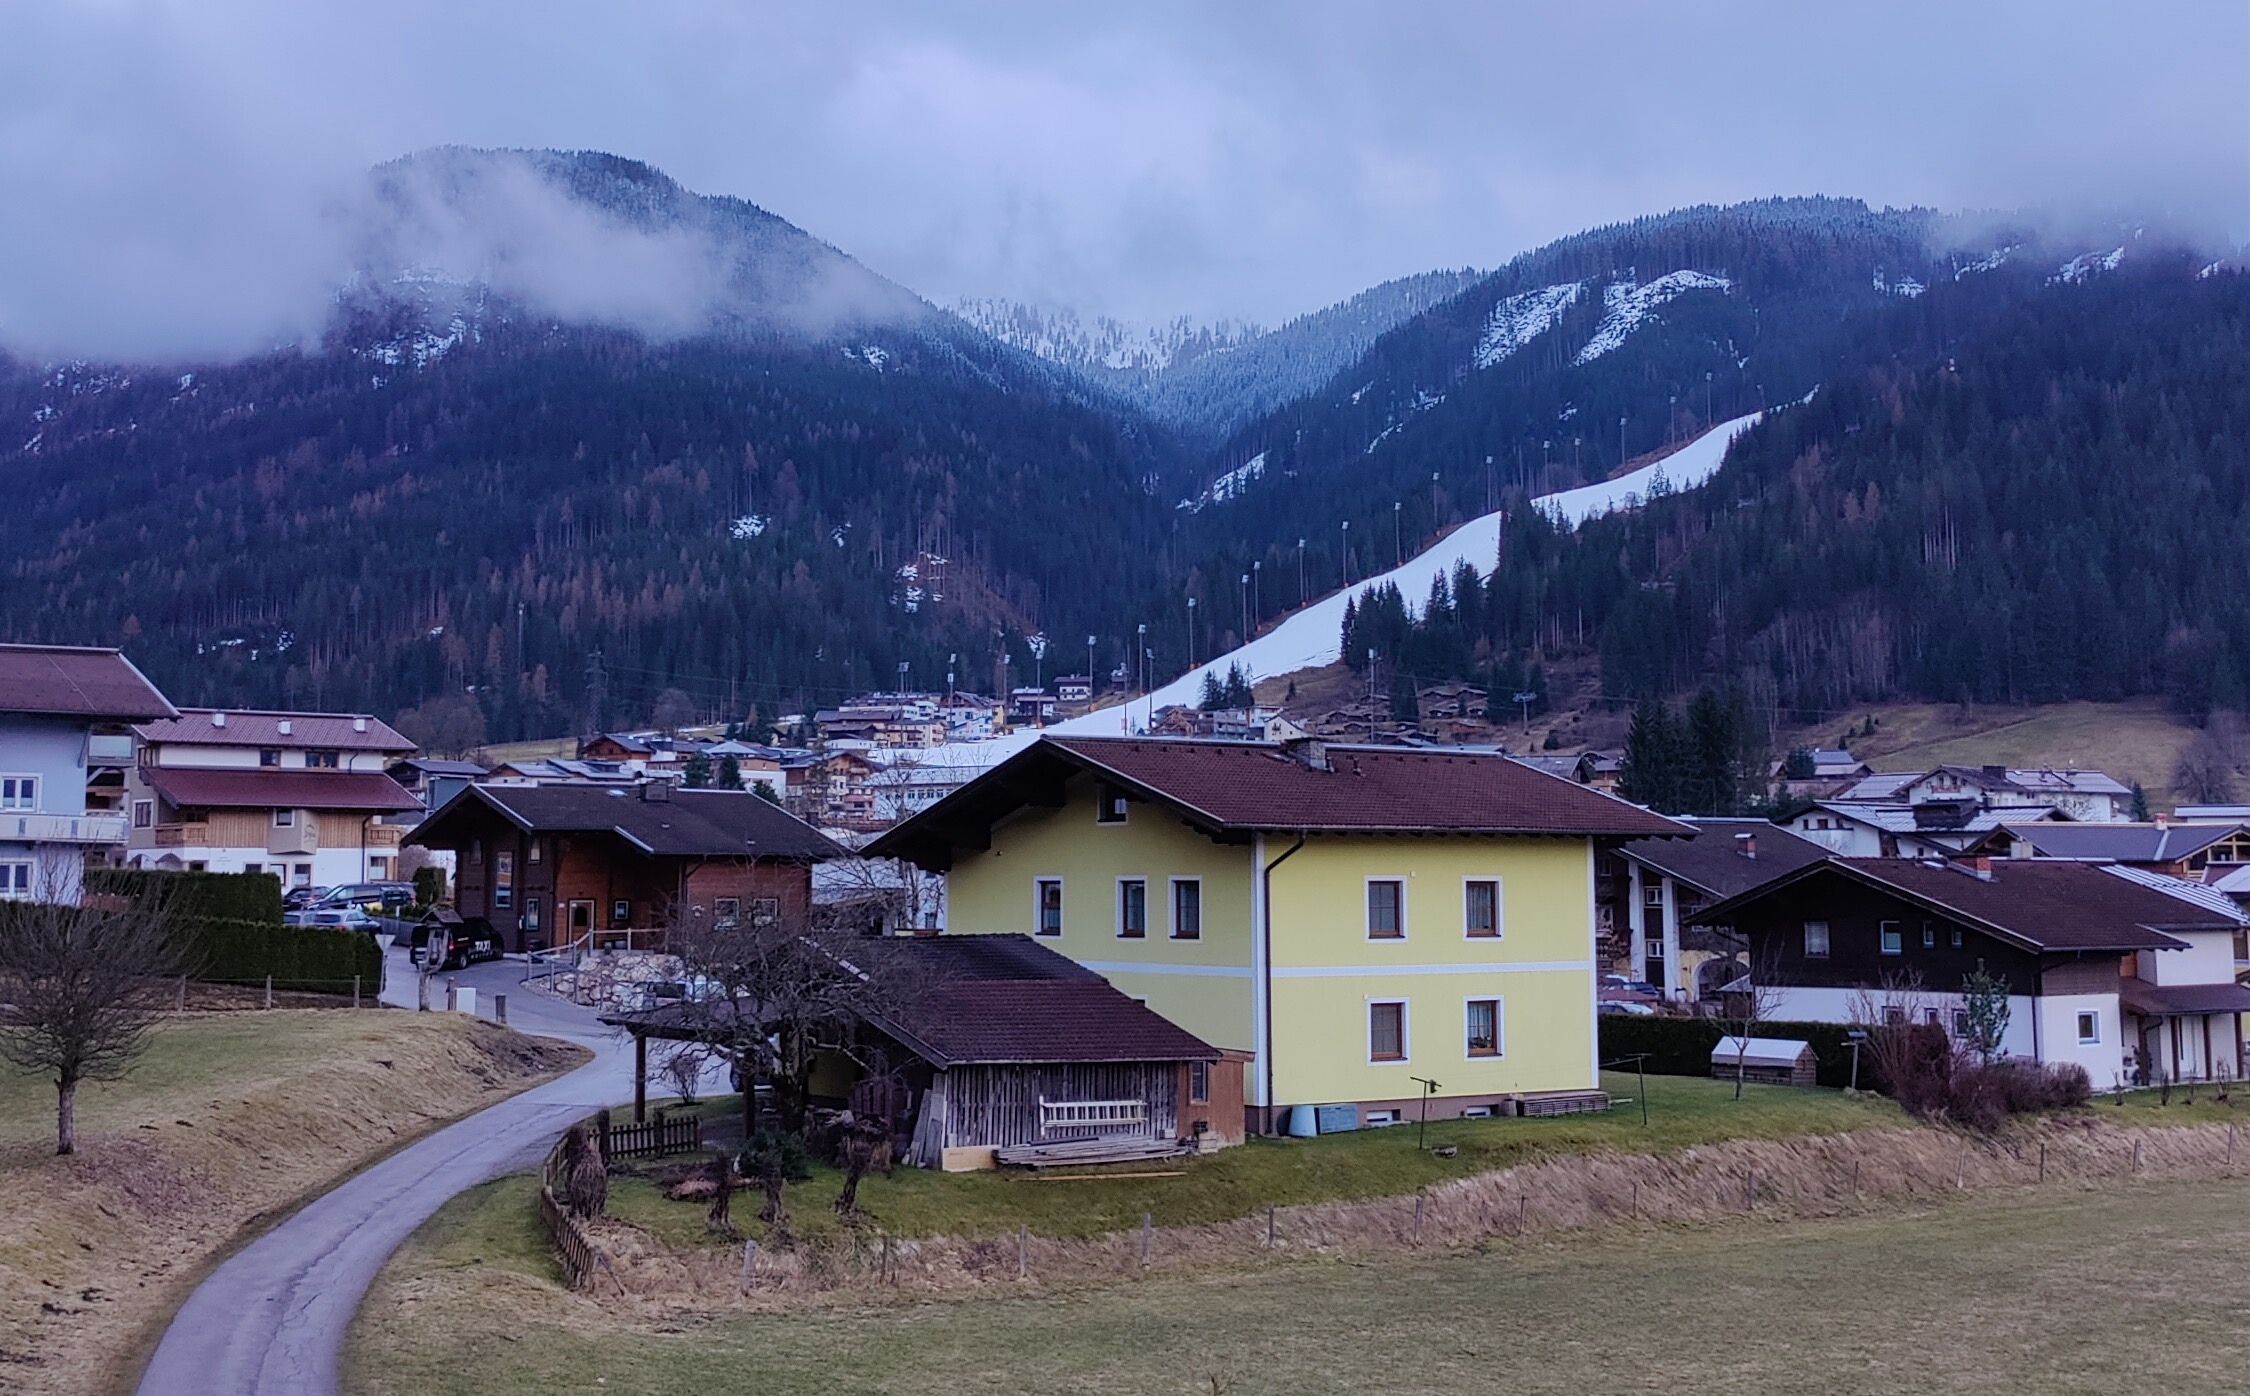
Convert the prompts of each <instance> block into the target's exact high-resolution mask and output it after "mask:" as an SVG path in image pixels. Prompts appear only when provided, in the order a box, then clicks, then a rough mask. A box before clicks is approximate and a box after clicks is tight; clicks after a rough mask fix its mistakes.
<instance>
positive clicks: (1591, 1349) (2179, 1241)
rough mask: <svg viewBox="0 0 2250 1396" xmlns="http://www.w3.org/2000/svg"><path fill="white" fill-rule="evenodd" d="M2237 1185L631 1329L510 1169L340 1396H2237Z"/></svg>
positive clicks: (392, 1277) (1732, 1226) (395, 1274)
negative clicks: (582, 1276) (575, 1282)
mask: <svg viewBox="0 0 2250 1396" xmlns="http://www.w3.org/2000/svg"><path fill="white" fill-rule="evenodd" d="M2242 1189H2243V1184H2242V1183H2241V1182H2239V1181H2235V1182H2225V1183H2195V1184H2152V1185H2145V1186H2141V1187H2138V1188H2135V1189H2132V1190H2129V1191H2127V1190H2118V1191H2103V1192H2081V1191H2075V1190H2073V1191H2067V1192H2065V1191H2061V1190H2056V1191H2051V1192H2035V1191H2029V1190H2027V1191H2025V1192H2023V1193H2018V1194H2013V1195H2009V1196H2004V1197H1983V1198H1975V1199H1972V1200H1967V1201H1962V1202H1957V1203H1949V1204H1947V1205H1944V1206H1941V1207H1936V1208H1924V1209H1920V1210H1916V1211H1912V1212H1897V1211H1891V1212H1878V1213H1874V1214H1869V1215H1862V1216H1853V1217H1846V1218H1842V1219H1831V1220H1822V1221H1803V1222H1759V1221H1738V1222H1731V1223H1727V1224H1723V1225H1717V1226H1712V1227H1706V1228H1699V1229H1684V1228H1682V1229H1673V1228H1660V1227H1651V1226H1644V1227H1640V1228H1632V1229H1624V1230H1620V1231H1616V1232H1611V1233H1607V1234H1605V1235H1602V1236H1599V1237H1591V1236H1580V1237H1574V1238H1570V1239H1566V1240H1558V1241H1555V1242H1552V1243H1547V1244H1532V1245H1522V1246H1508V1247H1502V1248H1497V1249H1495V1250H1493V1251H1492V1252H1491V1253H1489V1254H1484V1255H1476V1254H1464V1255H1450V1256H1445V1257H1442V1258H1429V1259H1422V1258H1414V1257H1400V1258H1396V1259H1386V1260H1380V1261H1373V1262H1360V1263H1338V1262H1322V1261H1300V1262H1285V1263H1281V1264H1277V1265H1275V1266H1274V1267H1273V1268H1271V1269H1268V1270H1265V1271H1262V1272H1253V1273H1250V1274H1241V1273H1236V1274H1231V1275H1225V1276H1214V1277H1210V1278H1203V1279H1178V1278H1164V1279H1154V1280H1147V1281H1142V1282H1138V1283H1132V1282H1127V1283H1121V1284H1118V1285H1114V1286H1110V1287H1106V1288H1101V1289H1096V1290H1080V1291H1076V1292H1070V1293H1061V1294H1050V1295H1040V1296H1036V1297H1028V1298H1006V1299H991V1298H984V1299H971V1300H961V1301H953V1302H927V1303H917V1304H900V1305H895V1306H890V1307H882V1308H867V1307H860V1308H849V1309H842V1310H837V1311H831V1312H821V1313H798V1314H786V1315H774V1314H764V1315H754V1316H735V1317H713V1318H707V1319H688V1320H676V1321H657V1322H649V1321H646V1320H640V1321H635V1320H632V1319H626V1318H617V1317H614V1316H612V1315H610V1314H607V1313H605V1312H603V1311H602V1310H600V1309H597V1308H595V1307H594V1306H592V1305H590V1304H587V1303H584V1302H582V1301H576V1300H571V1299H568V1298H566V1297H564V1296H563V1295H562V1294H561V1293H560V1292H559V1291H557V1290H555V1289H553V1288H552V1286H551V1279H552V1268H551V1267H552V1262H551V1261H549V1260H548V1258H547V1256H546V1253H545V1248H544V1245H543V1243H542V1241H541V1238H540V1236H539V1233H538V1230H537V1223H536V1221H535V1220H534V1219H533V1215H532V1212H531V1210H530V1208H529V1207H528V1206H527V1205H525V1204H526V1201H527V1197H528V1183H527V1182H524V1181H522V1180H513V1181H504V1182H502V1183H498V1184H493V1185H488V1186H487V1187H486V1188H485V1189H482V1190H480V1191H479V1192H478V1193H475V1194H471V1195H469V1196H466V1197H464V1198H461V1199H457V1200H456V1202H455V1203H453V1204H452V1205H450V1206H449V1207H448V1208H447V1209H446V1210H445V1211H444V1212H442V1213H441V1214H440V1215H439V1216H438V1217H437V1218H436V1219H435V1220H433V1221H432V1223H431V1224H430V1225H429V1226H428V1227H426V1228H425V1229H424V1231H423V1232H422V1233H421V1234H420V1235H419V1236H417V1238H416V1239H415V1240H414V1241H413V1242H411V1243H410V1244H409V1246H408V1247H407V1248H406V1249H405V1250H404V1251H402V1252H401V1255H400V1257H399V1259H398V1260H397V1261H395V1262H394V1263H393V1266H392V1267H391V1269H390V1270H389V1271H387V1272H386V1273H385V1276H384V1277H383V1279H382V1280H381V1281H379V1282H378V1284H377V1286H376V1289H375V1292H374V1293H373V1294H372V1295H371V1297H370V1300H369V1303H368V1305H367V1307H366V1308H365V1309H363V1311H362V1313H361V1317H360V1319H359V1322H358V1324H357V1326H356V1327H355V1330H354V1334H353V1338H352V1340H351V1343H350V1344H349V1347H348V1350H347V1353H346V1368H345V1370H346V1379H345V1383H344V1390H345V1391H347V1392H348V1393H351V1396H406V1394H407V1393H413V1394H414V1396H447V1393H456V1392H458V1393H472V1392H473V1393H478V1394H479V1396H517V1393H523V1394H524V1396H533V1394H534V1393H536V1396H547V1393H550V1392H559V1391H601V1392H605V1393H609V1396H689V1394H690V1393H695V1396H701V1393H705V1392H710V1391H736V1390H755V1391H758V1392H760V1393H762V1394H763V1396H793V1394H794V1393H808V1396H809V1394H810V1393H821V1396H827V1394H828V1393H833V1392H839V1391H850V1392H899V1393H917V1396H919V1393H926V1392H930V1391H956V1390H960V1391H970V1390H974V1391H993V1392H1010V1393H1017V1392H1040V1393H1043V1392H1058V1393H1060V1392H1073V1393H1078V1392H1135V1393H1138V1392H1151V1393H1163V1392H1181V1393H1187V1392H1204V1393H1209V1392H1230V1393H1238V1396H1250V1393H1268V1392H1274V1393H1324V1392H1339V1393H1341V1392H1371V1391H1382V1392H1406V1393H1422V1392H1428V1393H1440V1392H1443V1393H1451V1392H1461V1391H1509V1392H1571V1393H1580V1392H1638V1391H1649V1392H1656V1391H1662V1392H1676V1391H1724V1392H1728V1393H1732V1394H1733V1396H1764V1393H1776V1394H1777V1396H1778V1394H1779V1393H1807V1394H1808V1396H1809V1394H1811V1393H1820V1396H1827V1393H1834V1392H1842V1391H1851V1392H1870V1393H1888V1392H1899V1393H1907V1392H1929V1391H1979V1392H2018V1391H2021V1392H2041V1393H2078V1392H2085V1393H2102V1394H2103V1396H2108V1394H2109V1393H2114V1392H2118V1391H2170V1392H2207V1391H2209V1392H2215V1391H2227V1390H2239V1389H2240V1388H2241V1386H2242V1385H2243V1380H2244V1379H2243V1370H2244V1363H2245V1361H2246V1360H2250V1337H2246V1336H2245V1332H2244V1329H2243V1327H2242V1324H2241V1304H2240V1298H2239V1296H2240V1294H2241V1293H2242V1292H2243V1290H2244V1288H2245V1287H2246V1286H2250V1208H2244V1207H2243V1206H2242V1205H2241V1203H2242ZM525 1272H528V1273H525ZM503 1314H504V1315H505V1317H504V1318H503V1317H501V1315H503Z"/></svg>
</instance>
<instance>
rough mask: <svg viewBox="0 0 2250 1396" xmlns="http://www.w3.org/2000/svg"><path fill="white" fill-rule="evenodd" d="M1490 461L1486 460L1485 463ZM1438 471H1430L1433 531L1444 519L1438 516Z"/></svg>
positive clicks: (1431, 522) (1431, 530)
mask: <svg viewBox="0 0 2250 1396" xmlns="http://www.w3.org/2000/svg"><path fill="white" fill-rule="evenodd" d="M1489 463H1490V462H1489V461H1488V462H1487V464H1489ZM1437 497H1438V473H1437V472H1436V471H1435V470H1433V471H1431V472H1430V532H1432V533H1435V532H1437V531H1438V529H1439V528H1440V527H1441V526H1443V524H1444V523H1445V520H1443V519H1441V518H1439V517H1438V498H1437Z"/></svg>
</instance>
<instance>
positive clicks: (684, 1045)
mask: <svg viewBox="0 0 2250 1396" xmlns="http://www.w3.org/2000/svg"><path fill="white" fill-rule="evenodd" d="M710 1059H711V1049H710V1048H708V1047H706V1046H704V1045H703V1044H702V1043H700V1042H676V1043H674V1044H672V1046H671V1047H669V1048H668V1049H666V1051H665V1053H664V1059H663V1061H662V1062H660V1063H659V1064H658V1066H657V1070H658V1071H660V1072H662V1073H663V1076H664V1079H665V1080H666V1081H668V1082H670V1083H671V1085H672V1093H673V1094H674V1095H677V1096H678V1097H679V1098H680V1103H681V1104H682V1105H693V1104H695V1090H696V1087H697V1086H698V1085H700V1084H701V1083H702V1080H703V1066H704V1063H706V1062H708V1061H709V1060H710Z"/></svg>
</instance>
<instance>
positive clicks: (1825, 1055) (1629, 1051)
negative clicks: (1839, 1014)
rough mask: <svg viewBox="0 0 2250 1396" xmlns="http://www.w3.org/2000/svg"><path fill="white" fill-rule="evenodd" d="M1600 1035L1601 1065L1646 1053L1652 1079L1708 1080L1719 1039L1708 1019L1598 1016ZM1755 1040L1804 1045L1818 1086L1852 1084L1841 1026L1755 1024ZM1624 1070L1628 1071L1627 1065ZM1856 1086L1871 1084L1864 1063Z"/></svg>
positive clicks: (1847, 1037)
mask: <svg viewBox="0 0 2250 1396" xmlns="http://www.w3.org/2000/svg"><path fill="white" fill-rule="evenodd" d="M1599 1031H1600V1036H1601V1055H1602V1061H1603V1062H1604V1063H1605V1064H1607V1063H1624V1062H1625V1059H1627V1058H1630V1057H1636V1056H1640V1055H1642V1054H1643V1053H1645V1054H1647V1056H1648V1063H1647V1071H1648V1073H1649V1074H1650V1075H1651V1076H1709V1075H1710V1074H1711V1049H1712V1048H1714V1047H1716V1046H1718V1045H1719V1038H1720V1036H1721V1029H1720V1027H1719V1024H1718V1023H1717V1022H1716V1021H1715V1020H1713V1019H1710V1018H1671V1017H1663V1016H1658V1017H1653V1018H1644V1017H1636V1016H1630V1015H1626V1014H1619V1013H1605V1014H1602V1015H1601V1017H1600V1020H1599ZM1757 1036H1759V1037H1779V1038H1786V1039H1790V1040H1792V1041H1799V1042H1809V1043H1811V1044H1812V1049H1813V1057H1814V1059H1815V1060H1816V1061H1817V1062H1818V1064H1819V1075H1818V1077H1817V1080H1818V1082H1819V1084H1821V1085H1823V1086H1831V1087H1842V1086H1848V1085H1850V1084H1851V1082H1852V1047H1851V1029H1850V1028H1849V1027H1847V1026H1845V1025H1844V1024H1841V1023H1760V1024H1758V1028H1757ZM1624 1069H1628V1070H1629V1069H1630V1064H1629V1063H1627V1064H1626V1065H1625V1068H1624ZM1859 1083H1860V1084H1861V1085H1862V1086H1872V1085H1874V1084H1875V1075H1874V1071H1873V1068H1872V1066H1871V1065H1870V1063H1868V1062H1865V1061H1863V1062H1861V1063H1860V1077H1859Z"/></svg>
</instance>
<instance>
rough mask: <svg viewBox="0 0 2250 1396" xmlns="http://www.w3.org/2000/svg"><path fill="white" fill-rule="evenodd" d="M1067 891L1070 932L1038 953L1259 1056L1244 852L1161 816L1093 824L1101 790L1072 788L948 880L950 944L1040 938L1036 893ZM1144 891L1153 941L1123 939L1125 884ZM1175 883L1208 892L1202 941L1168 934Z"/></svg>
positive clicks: (1025, 815) (996, 838)
mask: <svg viewBox="0 0 2250 1396" xmlns="http://www.w3.org/2000/svg"><path fill="white" fill-rule="evenodd" d="M1043 877H1060V878H1061V879H1062V881H1063V930H1062V934H1061V935H1060V936H1041V937H1038V939H1039V941H1040V943H1041V944H1043V945H1046V946H1049V947H1051V948H1053V949H1054V950H1057V951H1059V952H1061V953H1062V954H1065V955H1068V956H1070V957H1071V958H1072V959H1074V960H1077V961H1078V962H1079V963H1081V964H1084V965H1086V966H1088V967H1089V968H1091V969H1093V970H1095V971H1097V972H1098V973H1100V974H1102V975H1104V976H1105V977H1107V978H1108V979H1109V981H1110V982H1111V983H1113V984H1115V985H1116V986H1117V987H1118V989H1119V990H1120V991H1122V992H1124V993H1127V994H1130V995H1132V996H1133V997H1134V998H1138V999H1143V1000H1146V1001H1147V1003H1148V1006H1149V1007H1151V1008H1153V1009H1155V1010H1156V1011H1157V1012H1158V1013H1161V1014H1163V1015H1164V1016H1165V1017H1167V1018H1169V1019H1171V1020H1172V1021H1173V1022H1175V1023H1178V1024H1179V1025H1180V1026H1181V1027H1183V1028H1186V1029H1187V1030H1188V1031H1189V1032H1192V1033H1194V1034H1195V1035H1196V1036H1198V1037H1200V1038H1202V1039H1203V1040H1204V1041H1206V1042H1209V1043H1210V1044H1212V1045H1213V1046H1215V1047H1230V1048H1235V1049H1238V1050H1241V1051H1251V1050H1254V1049H1255V1047H1256V1043H1255V1041H1254V1040H1253V1039H1254V1036H1255V1034H1254V1033H1253V1032H1252V1030H1251V1007H1250V995H1251V982H1250V953H1251V923H1250V901H1251V865H1250V850H1249V848H1248V847H1247V846H1244V845H1235V846H1229V845H1223V844H1217V843H1213V842H1212V841H1211V840H1210V839H1209V838H1207V837H1205V836H1204V835H1203V834H1201V833H1199V832H1197V831H1196V830H1194V829H1192V828H1190V827H1188V826H1187V825H1186V824H1184V823H1182V822H1181V821H1180V820H1179V819H1178V818H1177V817H1175V816H1173V815H1171V814H1170V813H1168V812H1166V811H1164V810H1162V809H1161V808H1159V807H1156V806H1153V805H1145V804H1135V805H1133V806H1131V807H1130V809H1129V811H1128V813H1127V817H1126V821H1125V823H1123V824H1122V825H1116V824H1098V823H1096V822H1095V820H1094V782H1093V780H1092V779H1091V778H1090V777H1086V776H1080V777H1078V778H1076V779H1074V780H1072V781H1071V783H1070V785H1069V787H1068V790H1067V794H1066V803H1065V804H1063V805H1062V806H1061V807H1060V808H1057V809H1037V808H1028V809H1023V810H1019V811H1018V812H1017V813H1016V814H1014V815H1013V816H1011V817H1010V818H1008V819H1007V820H1005V821H1003V822H1002V824H1001V825H1000V826H999V827H998V828H996V829H994V830H993V833H992V847H991V849H989V850H988V851H986V852H983V853H965V854H963V855H962V856H961V857H960V859H959V860H958V861H957V862H956V863H955V864H954V867H953V869H952V871H950V872H949V873H948V874H947V875H946V930H947V931H948V933H951V934H957V935H958V934H963V933H971V934H991V933H995V932H1008V931H1014V932H1020V933H1022V934H1024V935H1031V934H1033V932H1034V930H1035V927H1036V919H1037V907H1036V902H1035V900H1034V897H1035V895H1036V893H1035V891H1034V884H1035V883H1036V881H1037V880H1038V879H1040V878H1043ZM1126 877H1140V878H1146V879H1147V881H1148V912H1149V926H1148V936H1147V938H1146V939H1143V940H1129V939H1123V938H1120V937H1119V936H1118V934H1117V898H1118V892H1117V883H1118V880H1119V879H1120V878H1126ZM1175 877H1195V878H1200V879H1201V880H1202V883H1203V934H1202V937H1201V938H1200V939H1198V940H1178V939H1174V938H1173V937H1172V935H1171V910H1172V908H1171V887H1170V879H1172V878H1175Z"/></svg>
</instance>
